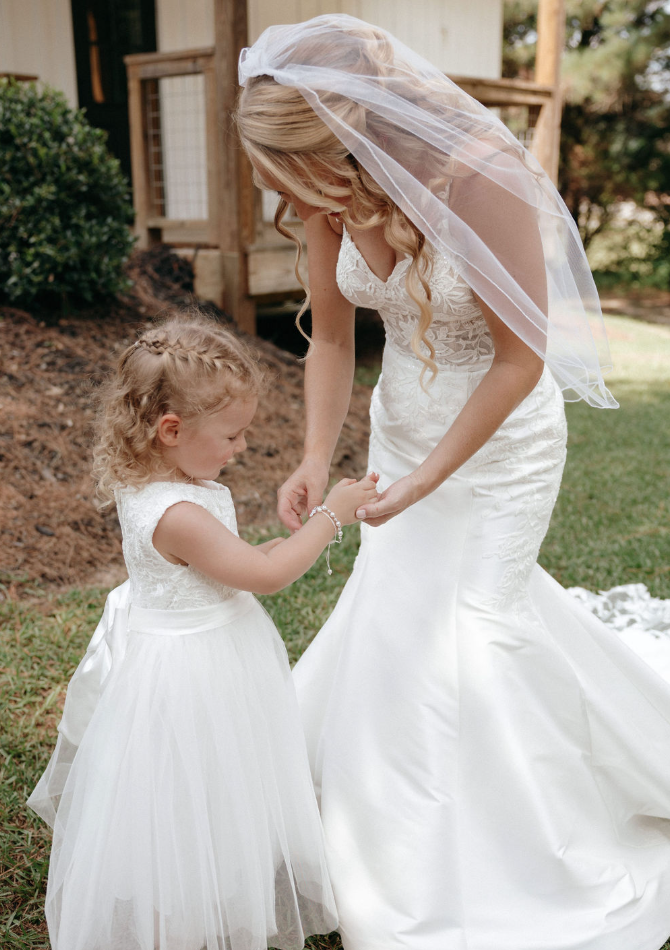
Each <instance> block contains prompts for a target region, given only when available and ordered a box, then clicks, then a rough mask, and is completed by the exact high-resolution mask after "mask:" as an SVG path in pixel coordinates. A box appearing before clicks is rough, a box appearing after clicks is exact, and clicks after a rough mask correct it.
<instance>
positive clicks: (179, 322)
mask: <svg viewBox="0 0 670 950" xmlns="http://www.w3.org/2000/svg"><path fill="white" fill-rule="evenodd" d="M264 385H265V383H264V376H263V371H262V369H261V367H260V365H259V363H258V361H257V359H256V358H255V356H254V354H253V353H252V352H251V351H250V350H249V348H248V347H247V346H246V345H245V344H244V343H243V342H242V341H241V340H240V339H239V338H238V337H236V336H234V335H233V334H232V333H229V332H228V331H227V330H224V329H223V327H221V326H220V325H219V324H218V323H216V321H215V320H212V319H210V318H208V317H205V316H203V315H202V314H200V313H198V312H193V311H173V312H170V313H169V314H166V315H165V316H164V317H163V319H162V320H160V321H159V322H157V323H155V324H154V325H153V326H151V327H150V328H149V329H147V330H145V331H144V332H143V333H142V334H141V335H140V336H139V338H138V339H137V340H136V342H135V343H132V344H131V345H130V346H129V347H127V348H126V349H125V350H124V352H123V353H122V354H121V356H120V358H119V362H118V365H117V368H116V371H115V372H114V373H113V374H112V376H111V377H110V378H109V379H108V380H107V381H106V382H105V383H103V385H102V388H101V393H100V397H99V403H100V410H99V414H98V422H97V433H96V435H97V438H96V442H95V446H94V450H93V477H94V479H95V481H96V484H97V495H98V499H99V502H100V507H101V508H104V507H107V506H108V505H110V504H111V503H112V502H113V500H114V489H115V488H118V487H120V486H126V487H139V486H140V485H145V484H146V483H147V482H149V481H150V480H151V479H152V478H153V477H154V476H155V475H156V474H157V473H158V472H159V471H160V472H161V473H164V472H165V461H164V458H163V455H162V453H161V450H160V446H159V444H158V439H157V433H158V423H159V420H160V418H161V416H163V415H165V413H168V412H174V413H176V415H178V416H180V418H182V419H184V420H185V421H189V420H193V419H195V418H196V417H197V416H201V415H208V414H210V413H213V412H218V410H220V409H224V408H225V407H226V406H227V405H228V404H229V403H231V402H232V401H233V400H234V399H246V398H250V397H253V396H258V395H260V393H261V392H262V391H263V389H264Z"/></svg>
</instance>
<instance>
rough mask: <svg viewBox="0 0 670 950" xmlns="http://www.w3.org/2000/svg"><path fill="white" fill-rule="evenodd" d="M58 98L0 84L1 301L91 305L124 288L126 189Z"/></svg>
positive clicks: (95, 135) (86, 128) (91, 133)
mask: <svg viewBox="0 0 670 950" xmlns="http://www.w3.org/2000/svg"><path fill="white" fill-rule="evenodd" d="M105 142H106V133H105V132H103V131H102V130H101V129H96V128H93V127H92V126H91V125H89V123H88V121H87V120H86V118H85V115H84V113H83V111H82V110H74V109H71V108H70V106H69V105H68V104H67V101H66V99H65V96H64V95H63V94H62V93H60V92H57V91H56V90H54V89H48V88H47V89H44V90H41V89H38V88H37V87H36V86H35V85H34V84H33V83H17V82H14V81H12V80H9V81H8V80H0V295H2V296H4V297H5V299H6V300H9V301H10V302H12V303H21V304H28V303H31V302H35V301H36V300H39V299H41V300H45V299H46V300H48V298H50V297H55V296H58V297H61V299H62V298H63V296H64V295H67V296H68V297H71V298H74V299H75V300H76V299H77V298H79V299H83V300H85V301H91V300H92V299H93V298H94V297H96V296H104V295H108V294H114V293H117V292H118V291H119V290H121V289H122V288H123V287H125V286H127V281H126V279H125V278H124V276H123V265H124V262H125V261H126V259H127V257H128V255H129V253H130V250H131V248H132V245H133V237H132V236H131V233H130V230H129V227H128V226H129V224H130V223H131V222H132V217H133V213H132V205H131V203H130V198H129V192H128V183H127V181H126V179H125V177H124V176H123V174H122V172H121V169H120V166H119V162H118V160H117V159H116V158H114V157H113V156H112V155H111V154H110V153H109V152H108V150H107V147H106V144H105Z"/></svg>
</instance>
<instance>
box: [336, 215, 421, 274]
mask: <svg viewBox="0 0 670 950" xmlns="http://www.w3.org/2000/svg"><path fill="white" fill-rule="evenodd" d="M345 236H346V237H347V238H348V240H349V243H350V244H352V245H353V248H354V251H355V252H356V255H357V256H358V258H359V260H360V261H361V263H362V265H363V267H364V268H365V270H366V271H367V272H368V274H369V275H370V277H372V278H373V280H376V281H377V283H378V284H380V285H381V286H382V287H388V285H389V284H390V282H391V281H392V280H393V278H394V277H395V274H396V271H397V270H398V268H399V267H400V265H401V264H407V262H408V261H409V257H401V258H400V260H399V261H396V262H395V266H394V268H393V270H392V271H391V273H390V274H389V275H388V277H387V278H386V280H382V278H381V277H379V276H378V275H377V274H375V272H374V271H373V269H372V268H371V267H370V265H369V264H368V262H367V261H366V259H365V258H364V257H363V254H362V253H361V251H360V248H359V247H358V245H357V244H356V242H355V241H354V239H353V238H352V236H351V234H349V232H348V231H347V228H346V225H345V224H344V222H342V241H343V242H344V238H345ZM341 252H342V245H340V253H341Z"/></svg>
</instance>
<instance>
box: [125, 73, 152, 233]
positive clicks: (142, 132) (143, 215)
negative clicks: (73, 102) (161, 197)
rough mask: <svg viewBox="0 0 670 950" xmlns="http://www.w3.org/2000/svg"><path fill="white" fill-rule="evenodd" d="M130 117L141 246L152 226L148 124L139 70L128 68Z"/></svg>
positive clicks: (134, 194) (136, 211)
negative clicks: (148, 174) (148, 171)
mask: <svg viewBox="0 0 670 950" xmlns="http://www.w3.org/2000/svg"><path fill="white" fill-rule="evenodd" d="M128 118H129V121H130V163H131V170H132V177H133V207H134V209H135V234H137V237H138V242H137V243H138V247H141V248H145V247H148V246H149V244H151V243H152V234H151V232H150V226H149V215H150V213H151V212H150V207H149V205H150V200H149V181H148V176H147V151H146V145H147V143H146V124H145V119H144V109H143V108H142V83H141V81H140V78H139V76H138V75H137V73H136V71H135V70H133V69H132V68H129V69H128Z"/></svg>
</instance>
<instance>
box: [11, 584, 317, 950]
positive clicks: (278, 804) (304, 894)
mask: <svg viewBox="0 0 670 950" xmlns="http://www.w3.org/2000/svg"><path fill="white" fill-rule="evenodd" d="M115 613H116V621H115V623H108V625H107V637H108V639H110V636H111V633H110V632H111V631H112V628H113V627H114V626H115V627H116V631H115V633H114V635H113V636H114V637H115V638H116V643H117V646H118V645H119V644H121V647H120V652H121V653H122V654H123V655H122V657H121V658H120V659H119V656H118V652H119V651H118V650H117V655H116V656H115V655H114V649H112V651H111V654H112V659H113V662H112V663H111V667H112V668H111V672H109V673H108V675H107V677H106V680H105V682H104V688H102V690H101V695H100V698H99V701H97V703H96V702H91V701H90V695H89V701H88V706H89V707H90V708H89V716H88V718H89V721H88V722H87V723H84V724H83V725H82V723H81V722H80V721H79V720H78V715H79V714H81V713H82V710H85V709H86V707H87V699H86V695H85V694H86V693H89V694H90V692H91V690H90V689H89V687H88V686H87V685H86V682H87V677H88V680H90V679H91V670H92V669H93V668H94V667H95V666H96V663H97V664H98V666H99V665H100V664H99V654H100V649H97V650H96V649H95V648H94V649H93V650H91V651H89V654H88V659H87V658H85V660H84V661H83V663H82V667H81V671H78V672H81V675H80V676H79V677H78V676H77V674H75V677H74V680H73V683H72V684H71V687H70V691H69V695H68V704H66V715H65V717H64V723H63V728H62V729H61V735H60V737H59V741H58V746H57V749H56V752H55V753H54V756H53V757H52V761H51V762H50V764H49V767H48V769H47V771H46V773H45V775H44V776H43V778H42V780H41V781H40V783H39V785H38V786H37V788H36V790H35V792H34V793H33V795H32V796H31V799H30V801H29V804H30V805H31V806H32V807H33V808H35V810H36V811H38V812H39V813H40V814H42V815H43V816H44V817H45V818H47V820H50V819H55V820H54V836H53V849H52V855H51V863H50V868H49V881H48V890H47V903H46V913H47V921H48V925H49V933H50V937H51V942H52V947H53V948H54V950H157V948H160V950H203V948H206V950H263V948H265V947H266V946H267V945H268V944H270V945H271V946H274V947H278V948H284V950H298V948H301V947H302V946H303V944H304V941H305V937H306V936H307V935H309V934H312V933H324V932H328V931H330V930H332V929H333V928H334V927H335V925H336V918H335V910H334V903H333V897H332V892H331V889H330V885H329V881H328V875H327V872H326V867H325V860H324V850H323V841H322V831H321V826H320V821H319V815H318V810H317V806H316V800H315V798H314V792H313V788H312V784H311V779H310V775H309V767H308V763H307V758H306V752H305V747H304V738H303V735H302V731H301V727H300V722H299V714H298V710H297V704H296V701H295V696H294V693H293V689H292V684H291V680H290V671H289V666H288V661H287V657H286V651H285V648H284V645H283V643H282V641H281V639H280V637H279V635H278V633H277V631H276V629H275V627H274V625H273V623H272V621H271V620H270V619H269V617H268V616H267V614H266V613H265V611H264V610H263V608H262V607H261V606H260V604H258V602H257V601H256V600H255V598H254V597H253V596H252V595H250V594H244V593H240V594H238V595H237V596H236V597H235V598H233V599H232V600H231V601H227V602H225V603H223V604H219V605H216V606H215V607H207V608H197V609H194V610H188V611H161V610H138V609H137V608H134V607H131V608H130V609H129V610H117V611H115ZM119 613H121V615H122V617H123V616H125V617H126V618H127V631H126V632H127V636H126V637H125V639H124V636H123V634H124V630H123V627H124V623H123V622H122V623H121V624H119ZM108 619H109V618H108ZM119 627H120V628H121V629H119ZM94 639H95V638H94ZM98 640H100V636H98ZM98 646H99V644H98ZM108 653H109V651H108ZM87 664H88V665H87ZM103 665H104V664H103ZM107 665H108V666H109V665H110V664H109V663H107ZM96 675H97V674H96ZM94 678H95V677H94ZM99 678H100V677H99ZM101 678H102V679H104V677H101ZM82 684H83V685H82ZM83 715H84V718H86V715H87V714H86V713H84V714H83ZM78 732H81V733H83V734H82V735H81V737H80V736H79V735H78V734H77V733H78Z"/></svg>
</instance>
